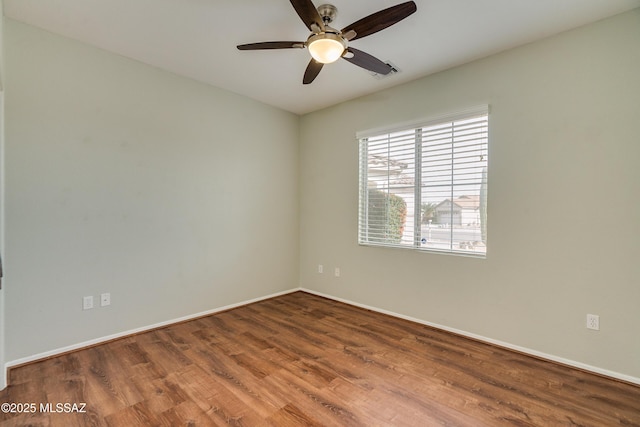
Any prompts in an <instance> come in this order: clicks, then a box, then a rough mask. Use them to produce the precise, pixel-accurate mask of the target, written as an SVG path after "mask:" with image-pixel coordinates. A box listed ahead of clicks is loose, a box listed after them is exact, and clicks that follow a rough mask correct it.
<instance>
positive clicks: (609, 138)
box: [300, 9, 640, 379]
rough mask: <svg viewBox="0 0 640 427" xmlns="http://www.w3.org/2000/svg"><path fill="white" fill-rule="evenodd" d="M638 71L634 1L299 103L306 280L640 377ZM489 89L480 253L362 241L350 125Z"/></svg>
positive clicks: (441, 108) (431, 110)
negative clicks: (593, 323)
mask: <svg viewBox="0 0 640 427" xmlns="http://www.w3.org/2000/svg"><path fill="white" fill-rule="evenodd" d="M398 65H399V66H400V67H402V64H398ZM638 76H640V9H636V10H635V11H632V12H630V13H627V14H623V15H620V16H617V17H614V18H612V19H609V20H606V21H602V22H599V23H596V24H594V25H590V26H587V27H583V28H580V29H577V30H575V31H571V32H568V33H564V34H561V35H559V36H556V37H553V38H550V39H547V40H544V41H541V42H537V43H534V44H530V45H527V46H524V47H521V48H518V49H515V50H512V51H508V52H505V53H502V54H499V55H495V56H493V57H490V58H487V59H484V60H481V61H477V62H474V63H471V64H468V65H465V66H461V67H458V68H455V69H452V70H449V71H445V72H442V73H439V74H436V75H432V76H429V77H426V78H423V79H421V80H418V81H415V82H412V83H409V84H405V85H402V86H399V87H396V88H394V89H390V90H386V91H383V92H379V93H377V94H375V95H371V96H367V97H364V98H360V99H356V100H354V101H351V102H347V103H344V104H341V105H338V106H335V107H332V108H328V109H326V110H323V111H319V112H316V113H313V114H309V115H306V116H304V117H303V118H302V120H301V164H300V171H301V204H300V206H301V211H300V217H301V228H300V230H301V240H300V241H301V263H300V277H301V279H300V281H301V286H302V287H305V288H308V289H311V290H314V291H316V292H320V293H325V294H328V295H333V296H336V297H339V298H343V299H346V300H349V301H354V302H357V303H359V304H363V305H368V306H372V307H376V308H380V309H384V310H389V311H392V312H395V313H399V314H402V315H405V316H410V317H414V318H417V319H421V320H424V321H427V322H432V323H435V324H439V325H444V326H446V327H448V328H453V329H457V330H461V331H465V332H467V333H470V334H476V335H480V336H483V337H487V338H489V339H492V340H497V341H501V342H505V343H509V344H511V345H514V346H520V347H524V348H527V349H531V350H534V351H535V352H539V353H544V354H547V355H552V356H554V357H557V358H564V359H568V360H571V361H575V362H578V363H581V364H586V365H590V366H594V367H597V368H599V369H602V370H608V371H612V372H617V373H621V374H623V375H626V376H632V377H635V378H636V379H637V378H640V339H638V331H640V305H639V303H640V263H639V262H638V260H639V258H640V257H639V255H640V199H639V198H638V194H639V191H638V185H639V184H640V167H638V159H640V132H638V128H637V126H638V122H639V121H640V79H639V78H638ZM485 103H488V104H490V105H491V115H490V152H489V162H490V170H489V205H488V213H489V219H488V224H489V238H488V239H489V240H488V255H487V259H486V260H483V259H475V258H464V257H458V256H450V255H436V254H428V253H417V252H413V251H406V250H396V249H381V248H372V247H360V246H358V245H357V208H358V204H357V198H358V156H357V150H358V147H357V143H356V140H355V134H356V132H358V131H364V130H367V129H371V128H379V127H382V126H389V125H393V124H394V123H401V122H407V121H413V120H418V119H423V118H429V117H431V116H437V115H440V114H443V113H450V112H455V111H456V110H461V109H465V108H468V107H473V106H476V105H480V104H485ZM318 264H323V265H324V266H325V274H318V273H317V265H318ZM335 266H337V267H340V268H341V277H339V278H336V277H334V276H333V274H331V273H332V272H333V267H335ZM326 272H330V274H327V273H326ZM587 313H593V314H598V315H600V322H601V330H600V331H599V332H594V331H590V330H587V329H586V328H585V316H586V314H587Z"/></svg>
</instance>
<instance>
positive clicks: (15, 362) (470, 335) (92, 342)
mask: <svg viewBox="0 0 640 427" xmlns="http://www.w3.org/2000/svg"><path fill="white" fill-rule="evenodd" d="M297 291H303V292H307V293H309V294H312V295H317V296H320V297H323V298H327V299H330V300H334V301H339V302H342V303H345V304H349V305H352V306H355V307H360V308H364V309H367V310H371V311H375V312H377V313H382V314H386V315H389V316H393V317H397V318H400V319H405V320H409V321H411V322H415V323H419V324H422V325H426V326H431V327H433V328H436V329H441V330H443V331H447V332H452V333H454V334H457V335H462V336H464V337H468V338H472V339H475V340H478V341H482V342H486V343H489V344H493V345H496V346H499V347H504V348H507V349H510V350H514V351H517V352H520V353H525V354H529V355H531V356H534V357H538V358H540V359H545V360H549V361H552V362H556V363H560V364H563V365H567V366H572V367H574V368H578V369H582V370H585V371H589V372H593V373H596V374H599V375H604V376H607V377H610V378H614V379H618V380H621V381H626V382H628V383H632V384H638V385H640V378H636V377H632V376H630V375H625V374H621V373H619V372H614V371H610V370H607V369H602V368H598V367H596V366H591V365H587V364H585V363H581V362H576V361H575V360H570V359H565V358H563V357H558V356H554V355H552V354H547V353H542V352H540V351H536V350H532V349H530V348H526V347H520V346H517V345H513V344H510V343H507V342H504V341H499V340H494V339H492V338H487V337H484V336H481V335H477V334H473V333H470V332H466V331H462V330H460V329H455V328H450V327H448V326H444V325H439V324H437V323H432V322H427V321H425V320H422V319H417V318H415V317H410V316H405V315H403V314H398V313H394V312H392V311H389V310H383V309H381V308H377V307H372V306H368V305H365V304H360V303H357V302H355V301H350V300H346V299H343V298H338V297H335V296H333V295H328V294H324V293H322V292H317V291H314V290H311V289H306V288H294V289H290V290H287V291H282V292H277V293H275V294H271V295H267V296H264V297H259V298H254V299H251V300H247V301H243V302H239V303H236V304H231V305H227V306H224V307H219V308H214V309H212V310H208V311H203V312H200V313H195V314H191V315H188V316H184V317H179V318H177V319H171V320H167V321H164V322H160V323H156V324H153V325H148V326H143V327H141V328H136V329H131V330H128V331H123V332H119V333H117V334H113V335H108V336H105V337H101V338H96V339H93V340H89V341H84V342H81V343H78V344H74V345H70V346H67V347H62V348H57V349H55V350H51V351H46V352H44V353H39V354H34V355H32V356H28V357H23V358H21V359H16V360H12V361H10V362H7V363H6V364H5V368H4V372H3V376H4V385H6V384H7V379H6V378H7V372H8V369H9V368H11V367H13V366H18V365H23V364H25V363H30V362H35V361H38V360H42V359H46V358H49V357H53V356H57V355H60V354H63V353H67V352H70V351H74V350H80V349H82V348H86V347H90V346H94V345H97V344H101V343H104V342H107V341H111V340H114V339H118V338H123V337H126V336H129V335H134V334H138V333H141V332H146V331H150V330H153V329H158V328H162V327H164V326H169V325H172V324H175V323H180V322H184V321H188V320H193V319H197V318H198V317H203V316H208V315H211V314H215V313H220V312H222V311H226V310H230V309H233V308H237V307H241V306H243V305H247V304H252V303H254V302H259V301H264V300H267V299H270V298H275V297H278V296H281V295H286V294H290V293H293V292H297ZM1 381H2V379H1V378H0V383H1ZM0 390H2V388H0Z"/></svg>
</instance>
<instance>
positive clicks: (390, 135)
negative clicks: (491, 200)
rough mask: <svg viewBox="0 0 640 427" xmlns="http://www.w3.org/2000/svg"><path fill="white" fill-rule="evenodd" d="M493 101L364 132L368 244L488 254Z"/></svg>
mask: <svg viewBox="0 0 640 427" xmlns="http://www.w3.org/2000/svg"><path fill="white" fill-rule="evenodd" d="M488 121H489V115H488V107H487V106H484V107H480V108H474V109H472V110H469V111H465V112H462V113H460V114H455V115H451V116H448V117H444V118H439V119H437V120H431V121H427V122H424V123H421V124H420V125H411V126H405V127H402V128H400V129H397V128H396V129H392V130H385V131H375V132H369V133H364V134H359V135H358V139H359V144H360V173H359V174H360V202H359V203H360V205H359V217H358V241H359V243H360V244H362V245H381V246H392V247H402V248H415V249H421V250H427V251H437V252H449V253H460V254H467V255H476V256H486V251H487V167H488V125H489V123H488Z"/></svg>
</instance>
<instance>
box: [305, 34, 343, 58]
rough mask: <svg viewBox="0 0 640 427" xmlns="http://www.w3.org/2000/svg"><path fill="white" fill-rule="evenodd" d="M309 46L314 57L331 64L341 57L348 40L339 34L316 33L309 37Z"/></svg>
mask: <svg viewBox="0 0 640 427" xmlns="http://www.w3.org/2000/svg"><path fill="white" fill-rule="evenodd" d="M307 47H308V48H309V53H310V54H311V56H312V57H313V59H315V60H316V61H318V62H321V63H323V64H330V63H332V62H336V61H337V60H338V59H340V57H341V56H342V54H343V53H344V50H345V49H346V42H345V41H344V39H343V38H342V37H340V36H338V35H337V34H331V33H325V34H316V35H314V36H312V37H311V38H310V39H309V42H308V45H307Z"/></svg>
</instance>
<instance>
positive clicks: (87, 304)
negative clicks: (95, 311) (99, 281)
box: [82, 297, 93, 310]
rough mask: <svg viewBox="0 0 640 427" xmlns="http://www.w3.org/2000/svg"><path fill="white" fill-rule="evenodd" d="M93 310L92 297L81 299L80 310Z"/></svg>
mask: <svg viewBox="0 0 640 427" xmlns="http://www.w3.org/2000/svg"><path fill="white" fill-rule="evenodd" d="M92 308H93V297H82V309H83V310H91V309H92Z"/></svg>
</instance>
